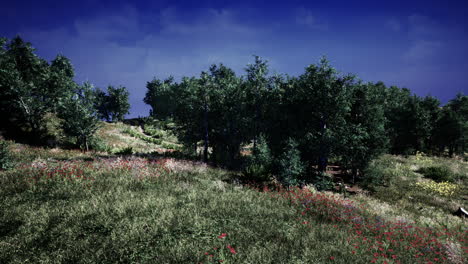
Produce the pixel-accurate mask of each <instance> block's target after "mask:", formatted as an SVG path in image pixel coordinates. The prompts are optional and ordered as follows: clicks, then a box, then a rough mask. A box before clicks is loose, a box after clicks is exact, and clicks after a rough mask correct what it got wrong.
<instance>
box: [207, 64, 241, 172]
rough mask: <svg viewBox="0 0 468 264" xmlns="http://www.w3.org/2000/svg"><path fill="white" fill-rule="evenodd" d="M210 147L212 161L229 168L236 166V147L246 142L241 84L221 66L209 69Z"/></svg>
mask: <svg viewBox="0 0 468 264" xmlns="http://www.w3.org/2000/svg"><path fill="white" fill-rule="evenodd" d="M209 80H210V86H211V88H210V89H209V93H210V97H209V99H210V100H209V107H210V108H209V118H210V145H211V146H212V148H213V156H214V160H215V161H216V162H218V163H221V164H225V165H227V166H228V167H230V168H234V167H237V166H238V165H240V159H239V158H240V147H241V144H242V143H245V142H246V141H248V140H250V138H249V137H248V134H249V133H248V132H249V130H248V127H247V122H246V120H245V119H246V118H245V117H246V115H247V114H246V103H245V101H246V93H245V90H244V88H245V87H243V86H242V81H241V80H240V79H239V78H237V76H236V74H235V73H234V71H233V70H232V69H230V68H228V67H226V66H224V65H223V64H219V65H212V66H211V67H210V70H209Z"/></svg>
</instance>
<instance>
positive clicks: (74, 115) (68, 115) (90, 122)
mask: <svg viewBox="0 0 468 264" xmlns="http://www.w3.org/2000/svg"><path fill="white" fill-rule="evenodd" d="M59 117H60V118H62V119H63V120H64V122H63V123H62V128H63V131H64V132H65V134H66V135H67V136H69V137H71V138H74V139H75V140H76V143H77V145H78V146H79V147H80V148H81V149H86V150H89V143H90V141H91V138H92V137H93V135H94V133H95V132H96V131H97V129H98V128H99V120H98V118H97V114H96V110H95V108H94V94H93V91H92V85H91V84H90V83H88V82H85V83H84V84H83V85H81V86H78V88H77V90H76V91H75V94H73V95H70V96H69V97H68V98H67V100H66V101H65V103H64V105H63V107H62V109H61V110H60V112H59Z"/></svg>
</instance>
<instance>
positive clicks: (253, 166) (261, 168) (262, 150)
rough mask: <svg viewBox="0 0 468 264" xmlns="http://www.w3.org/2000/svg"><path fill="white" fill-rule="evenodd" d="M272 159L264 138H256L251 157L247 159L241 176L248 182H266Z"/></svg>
mask: <svg viewBox="0 0 468 264" xmlns="http://www.w3.org/2000/svg"><path fill="white" fill-rule="evenodd" d="M272 161H273V158H272V156H271V152H270V148H269V147H268V143H267V142H266V139H265V137H264V136H260V137H259V138H258V142H257V146H256V148H255V149H254V150H253V153H252V156H250V157H249V158H248V159H247V162H246V166H245V167H244V169H243V174H244V176H246V177H247V178H249V179H250V180H255V181H268V180H269V178H270V174H271V165H272Z"/></svg>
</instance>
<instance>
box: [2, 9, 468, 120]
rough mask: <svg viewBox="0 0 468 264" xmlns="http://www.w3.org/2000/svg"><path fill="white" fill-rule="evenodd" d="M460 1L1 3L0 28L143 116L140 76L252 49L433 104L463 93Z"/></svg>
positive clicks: (464, 37)
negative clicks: (122, 95)
mask: <svg viewBox="0 0 468 264" xmlns="http://www.w3.org/2000/svg"><path fill="white" fill-rule="evenodd" d="M467 12H468V1H450V0H445V1H431V0H426V1H419V0H415V1H408V0H406V1H399V0H395V1H388V3H385V1H342V2H341V1H338V0H336V1H313V0H309V1H305V0H290V1H282V3H281V4H275V2H274V1H271V0H270V1H245V2H243V1H222V0H212V1H203V0H200V1H185V2H184V1H175V0H172V1H170V0H167V1H142V0H136V1H127V2H125V1H118V0H113V1H99V0H81V1H75V2H72V1H50V0H43V1H23V0H16V1H8V2H4V3H1V4H0V17H2V21H1V22H0V36H1V37H7V38H12V37H14V36H15V35H20V36H21V37H22V38H23V39H24V40H25V41H28V42H31V43H32V45H33V47H34V48H36V53H37V54H38V55H39V56H40V57H42V58H44V59H46V60H48V61H49V62H50V61H51V60H52V59H54V57H55V56H56V55H57V54H63V55H65V56H66V57H68V58H69V59H70V60H71V61H72V64H73V66H74V68H75V75H76V77H75V80H76V81H77V82H79V83H81V82H83V81H86V80H88V81H90V82H91V83H92V84H94V86H96V87H100V88H103V89H105V88H106V87H107V86H108V85H114V86H119V85H123V86H125V87H127V89H128V90H129V92H130V104H131V105H132V107H131V110H130V112H131V113H130V115H128V116H127V117H138V116H147V115H148V113H149V106H147V105H145V104H144V103H143V98H144V96H145V93H146V83H147V82H148V81H151V80H152V79H153V78H158V79H164V78H167V77H169V76H170V75H172V76H174V77H175V78H176V80H178V79H180V78H181V77H182V76H199V74H200V72H201V71H206V70H208V68H209V66H210V65H211V64H214V63H223V64H224V65H226V66H228V67H230V68H232V69H233V70H234V71H235V72H236V73H237V74H238V75H244V74H245V70H244V69H245V67H246V65H247V64H249V63H253V62H254V57H253V56H252V55H258V56H260V57H262V58H264V59H266V60H267V61H268V62H269V66H270V71H271V73H278V74H289V75H293V76H299V75H300V74H302V73H303V72H304V69H305V67H307V66H308V65H310V64H315V63H317V62H318V61H319V59H320V57H321V56H323V55H325V56H326V57H327V58H328V59H329V60H330V61H331V64H332V66H334V67H335V68H336V69H337V70H339V71H340V72H341V73H343V74H347V73H352V74H356V75H357V76H358V77H359V78H360V79H361V80H363V81H366V82H367V81H370V82H376V81H383V82H384V83H385V84H386V85H387V86H390V85H396V86H398V87H406V88H409V89H410V90H411V91H413V92H414V93H416V94H417V95H420V96H426V95H431V96H435V97H437V98H439V100H441V102H442V103H443V104H444V103H446V102H447V101H448V100H450V99H452V98H454V97H455V95H456V94H457V93H460V92H461V93H463V94H465V95H466V94H467V91H468V48H467V47H468V17H467V16H466V13H467Z"/></svg>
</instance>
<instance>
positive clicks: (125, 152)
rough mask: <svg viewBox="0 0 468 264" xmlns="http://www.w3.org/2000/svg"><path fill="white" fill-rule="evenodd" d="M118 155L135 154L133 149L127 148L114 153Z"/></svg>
mask: <svg viewBox="0 0 468 264" xmlns="http://www.w3.org/2000/svg"><path fill="white" fill-rule="evenodd" d="M114 154H116V155H132V154H133V148H132V147H125V148H121V149H118V150H117V151H115V152H114Z"/></svg>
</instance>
